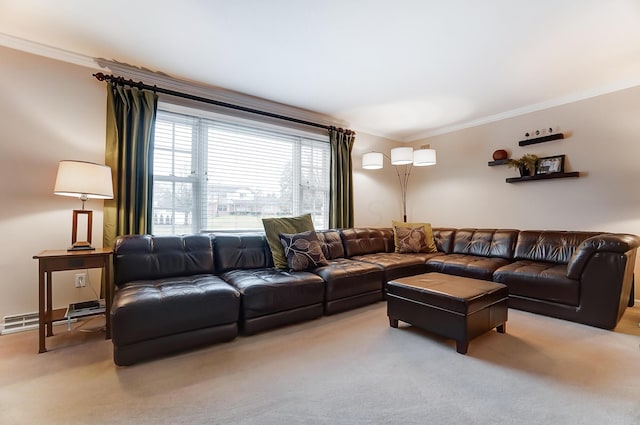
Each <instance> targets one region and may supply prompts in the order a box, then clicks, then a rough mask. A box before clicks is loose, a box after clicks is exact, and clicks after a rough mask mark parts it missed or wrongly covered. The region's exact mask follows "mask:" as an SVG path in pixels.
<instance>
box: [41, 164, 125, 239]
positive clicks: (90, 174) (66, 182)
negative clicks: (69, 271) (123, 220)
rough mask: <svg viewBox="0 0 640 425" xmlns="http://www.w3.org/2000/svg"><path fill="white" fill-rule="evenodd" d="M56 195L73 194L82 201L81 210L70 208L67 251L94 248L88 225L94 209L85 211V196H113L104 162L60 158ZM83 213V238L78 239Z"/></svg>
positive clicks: (92, 197)
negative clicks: (71, 210)
mask: <svg viewBox="0 0 640 425" xmlns="http://www.w3.org/2000/svg"><path fill="white" fill-rule="evenodd" d="M53 193H55V194H56V195H63V196H72V197H75V198H80V200H81V201H82V209H81V210H73V227H72V230H71V248H69V251H76V250H90V249H95V248H94V247H93V246H91V228H92V223H93V211H91V210H85V209H84V203H85V202H86V201H87V199H112V198H113V183H112V180H111V168H110V167H108V166H106V165H101V164H95V163H93V162H85V161H70V160H64V161H60V163H59V164H58V175H57V176H56V185H55V188H54V189H53ZM81 215H84V216H86V220H87V231H86V240H78V238H79V236H78V235H79V232H78V230H79V229H78V227H80V230H82V227H83V226H78V217H79V216H81Z"/></svg>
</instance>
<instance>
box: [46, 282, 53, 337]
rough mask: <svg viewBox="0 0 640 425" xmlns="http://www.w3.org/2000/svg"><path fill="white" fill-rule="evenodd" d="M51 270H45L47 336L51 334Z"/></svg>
mask: <svg viewBox="0 0 640 425" xmlns="http://www.w3.org/2000/svg"><path fill="white" fill-rule="evenodd" d="M51 274H52V273H51V272H47V284H46V288H47V295H46V300H47V314H46V316H47V336H51V335H53V320H52V319H53V300H52V295H51V287H52V286H53V282H52V281H51V279H52V277H51Z"/></svg>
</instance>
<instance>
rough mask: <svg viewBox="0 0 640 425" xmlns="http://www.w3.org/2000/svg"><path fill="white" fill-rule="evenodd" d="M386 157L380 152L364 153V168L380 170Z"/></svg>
mask: <svg viewBox="0 0 640 425" xmlns="http://www.w3.org/2000/svg"><path fill="white" fill-rule="evenodd" d="M383 159H384V157H383V156H382V154H381V153H380V152H369V153H365V154H364V155H362V168H364V169H365V170H379V169H380V168H382V160H383Z"/></svg>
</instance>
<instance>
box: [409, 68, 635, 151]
mask: <svg viewBox="0 0 640 425" xmlns="http://www.w3.org/2000/svg"><path fill="white" fill-rule="evenodd" d="M638 86H640V79H632V80H626V81H621V82H617V83H615V84H610V85H607V86H602V87H598V88H595V89H592V90H587V91H584V92H580V93H574V94H571V95H569V96H564V97H559V98H555V99H551V100H547V101H544V102H540V103H535V104H533V105H528V106H524V107H522V108H516V109H512V110H510V111H506V112H501V113H499V114H495V115H489V116H486V117H482V118H478V119H476V120H471V121H466V122H463V123H460V124H454V125H450V126H445V127H440V128H438V129H435V130H428V131H425V132H422V133H419V134H417V135H415V136H412V137H411V140H403V141H404V142H415V141H418V140H421V139H426V138H429V137H434V136H439V135H442V134H447V133H453V132H454V131H459V130H464V129H467V128H471V127H477V126H479V125H484V124H490V123H493V122H496V121H502V120H505V119H508V118H515V117H518V116H521V115H525V114H529V113H531V112H538V111H543V110H545V109H550V108H554V107H556V106H562V105H567V104H570V103H574V102H578V101H581V100H586V99H590V98H593V97H598V96H602V95H605V94H610V93H614V92H617V91H621V90H626V89H630V88H633V87H638Z"/></svg>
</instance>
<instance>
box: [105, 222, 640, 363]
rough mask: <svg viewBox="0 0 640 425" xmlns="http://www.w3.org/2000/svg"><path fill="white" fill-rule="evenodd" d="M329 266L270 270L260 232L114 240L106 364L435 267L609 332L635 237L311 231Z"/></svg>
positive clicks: (304, 315) (298, 311)
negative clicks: (429, 249) (421, 237)
mask: <svg viewBox="0 0 640 425" xmlns="http://www.w3.org/2000/svg"><path fill="white" fill-rule="evenodd" d="M318 237H319V239H320V242H321V245H322V249H323V253H324V254H325V257H326V258H327V260H328V263H329V264H328V265H327V266H323V267H319V268H317V269H314V270H311V271H303V272H289V271H287V270H280V269H275V268H273V262H272V257H271V252H270V250H269V246H268V244H267V241H266V238H265V236H264V235H262V234H211V235H187V236H150V235H128V236H121V237H119V238H118V239H117V241H116V244H115V247H114V272H115V273H114V276H115V278H114V280H115V287H116V288H115V296H114V299H113V305H112V309H111V318H110V320H111V321H112V340H113V346H114V361H115V363H116V364H118V365H129V364H133V363H136V362H139V361H143V360H147V359H150V358H154V357H158V356H161V355H165V354H169V353H173V352H177V351H183V350H186V349H190V348H193V347H196V346H200V345H205V344H212V343H216V342H222V341H229V340H232V339H233V338H235V337H236V336H237V335H238V333H239V332H242V333H243V334H245V335H249V334H253V333H256V332H261V331H264V330H267V329H271V328H275V327H279V326H283V325H286V324H290V323H296V322H300V321H304V320H308V319H313V318H317V317H320V316H322V315H323V314H334V313H337V312H340V311H344V310H348V309H352V308H355V307H358V306H362V305H365V304H369V303H373V302H376V301H380V300H382V299H383V298H384V287H385V283H386V282H387V281H389V280H393V279H396V278H400V277H405V276H410V275H415V274H419V273H424V272H429V271H437V272H441V273H448V274H454V275H459V276H466V277H472V278H476V279H485V280H493V281H495V282H500V283H503V284H505V285H507V286H508V288H509V306H510V307H513V308H518V309H522V310H527V311H531V312H535V313H539V314H545V315H548V316H553V317H557V318H561V319H566V320H572V321H576V322H580V323H584V324H587V325H592V326H597V327H601V328H605V329H611V328H613V327H615V326H616V324H617V323H618V321H619V320H620V317H621V316H622V314H623V312H624V310H625V308H626V307H627V306H630V305H633V269H634V263H635V258H636V250H637V248H638V246H639V245H640V238H638V237H637V236H635V235H628V234H610V233H597V232H561V231H518V230H503V229H501V230H495V229H444V228H436V229H434V238H435V241H436V246H437V248H438V252H436V253H417V254H399V253H395V252H394V249H395V247H394V239H393V232H392V229H390V228H382V229H369V228H360V229H358V228H356V229H342V230H326V231H319V232H318Z"/></svg>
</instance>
